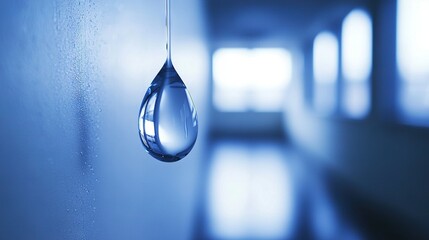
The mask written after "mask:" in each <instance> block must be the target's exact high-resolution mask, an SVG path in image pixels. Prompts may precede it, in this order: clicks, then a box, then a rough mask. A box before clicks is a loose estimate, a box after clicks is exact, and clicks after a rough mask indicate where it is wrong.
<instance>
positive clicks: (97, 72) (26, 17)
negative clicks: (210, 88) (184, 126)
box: [0, 0, 208, 239]
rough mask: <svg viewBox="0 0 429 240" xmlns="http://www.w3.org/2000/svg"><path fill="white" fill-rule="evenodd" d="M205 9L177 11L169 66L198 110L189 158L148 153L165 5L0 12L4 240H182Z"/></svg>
mask: <svg viewBox="0 0 429 240" xmlns="http://www.w3.org/2000/svg"><path fill="white" fill-rule="evenodd" d="M200 5H201V3H200V1H197V0H184V1H180V2H178V1H173V3H172V11H173V12H172V22H173V30H172V33H173V39H172V42H173V62H174V63H175V66H176V69H177V70H178V72H179V74H180V75H181V77H182V78H183V80H184V81H185V83H186V84H187V86H188V88H189V90H190V92H191V94H192V96H193V99H194V101H195V103H196V106H197V110H198V113H199V120H200V125H201V126H202V127H200V133H199V140H198V142H197V144H196V146H195V149H194V151H193V152H192V153H191V154H190V155H189V157H187V158H186V159H185V160H183V161H181V162H179V163H177V164H164V163H160V162H157V161H155V160H153V159H152V158H151V157H150V156H149V155H148V154H146V153H145V151H144V149H143V147H142V146H141V143H140V140H139V138H138V133H137V113H138V110H139V107H140V103H141V100H142V97H143V95H144V93H145V91H146V88H147V87H148V85H149V83H150V82H151V81H152V79H153V77H154V76H155V75H156V73H157V71H158V70H159V69H160V67H161V66H162V64H163V61H164V60H165V41H164V38H165V33H164V2H163V1H154V0H143V1H133V0H126V1H119V0H118V1H115V0H112V1H98V0H95V1H90V0H85V1H60V0H58V1H54V0H45V1H23V0H22V1H2V2H0V53H1V55H0V110H1V118H0V132H1V135H2V137H1V140H0V143H1V144H0V194H1V198H0V213H1V214H0V215H1V216H0V238H2V239H3V238H4V239H168V238H173V237H174V239H187V238H189V236H190V234H191V231H192V221H193V217H194V208H193V206H194V202H195V197H196V189H197V182H198V181H197V180H198V174H199V166H200V162H201V161H202V160H203V159H204V155H203V153H204V151H203V150H204V149H203V148H204V139H205V135H206V134H205V132H206V129H205V127H204V126H205V122H206V117H205V109H206V101H207V99H206V96H207V93H206V87H207V82H208V77H207V73H208V66H207V64H208V61H207V52H206V47H205V38H204V29H203V28H204V24H203V22H202V20H203V18H202V16H201V6H200Z"/></svg>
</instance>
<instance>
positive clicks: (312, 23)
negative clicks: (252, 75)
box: [205, 0, 370, 46]
mask: <svg viewBox="0 0 429 240" xmlns="http://www.w3.org/2000/svg"><path fill="white" fill-rule="evenodd" d="M365 2H370V1H369V0H368V1H365V0H206V5H205V6H206V10H207V18H208V19H207V20H208V21H207V22H208V27H209V34H210V37H211V38H210V39H211V40H212V43H213V45H214V46H225V45H232V46H238V45H239V46H243V45H244V46H254V45H258V44H270V45H291V44H294V45H296V44H300V43H302V42H303V40H304V39H305V38H306V37H307V38H308V37H309V36H311V35H312V34H315V33H316V31H320V30H321V29H323V28H324V27H329V24H332V23H334V22H335V21H334V20H335V19H341V18H342V17H344V16H345V15H346V14H347V13H348V12H349V11H350V10H351V9H352V8H354V7H356V6H359V5H362V4H365ZM337 22H338V21H337Z"/></svg>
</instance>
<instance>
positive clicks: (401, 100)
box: [397, 0, 429, 121]
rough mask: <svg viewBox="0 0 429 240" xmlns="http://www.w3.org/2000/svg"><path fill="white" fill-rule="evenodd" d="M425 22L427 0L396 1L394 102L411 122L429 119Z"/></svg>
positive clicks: (427, 31)
mask: <svg viewBox="0 0 429 240" xmlns="http://www.w3.org/2000/svg"><path fill="white" fill-rule="evenodd" d="M428 23H429V1H428V0H398V25H397V26H398V30H397V64H398V70H399V78H400V80H399V82H398V105H399V110H400V115H401V116H402V117H404V118H406V119H407V120H412V121H419V120H424V119H426V120H427V119H428V118H429V28H428Z"/></svg>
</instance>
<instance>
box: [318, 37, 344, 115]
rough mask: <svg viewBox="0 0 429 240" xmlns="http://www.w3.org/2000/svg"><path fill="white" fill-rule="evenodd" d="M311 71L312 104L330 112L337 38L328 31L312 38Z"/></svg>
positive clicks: (334, 91) (333, 102) (332, 99)
mask: <svg viewBox="0 0 429 240" xmlns="http://www.w3.org/2000/svg"><path fill="white" fill-rule="evenodd" d="M313 73H314V95H313V101H314V106H315V108H316V109H317V110H318V111H320V112H322V113H332V112H333V111H334V110H335V107H336V96H337V94H336V87H337V79H338V40H337V38H336V37H335V35H334V34H332V33H330V32H321V33H319V34H318V35H317V36H316V38H315V39H314V45H313Z"/></svg>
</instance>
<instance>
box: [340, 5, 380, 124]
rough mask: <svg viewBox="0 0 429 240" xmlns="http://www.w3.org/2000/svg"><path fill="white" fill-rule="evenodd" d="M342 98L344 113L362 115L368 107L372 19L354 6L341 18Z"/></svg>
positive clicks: (360, 116)
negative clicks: (354, 8)
mask: <svg viewBox="0 0 429 240" xmlns="http://www.w3.org/2000/svg"><path fill="white" fill-rule="evenodd" d="M341 44H342V45H341V60H342V62H341V63H342V64H341V66H342V74H343V79H344V82H343V86H342V101H341V107H342V110H343V111H344V113H345V114H346V115H348V116H350V117H354V118H362V117H364V116H366V115H367V114H368V112H369V110H370V90H369V89H370V86H369V79H370V74H371V68H372V22H371V19H370V17H369V15H368V13H367V12H365V11H363V10H360V9H356V10H353V11H352V12H350V13H349V14H348V15H347V17H346V18H345V19H344V22H343V26H342V36H341Z"/></svg>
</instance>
